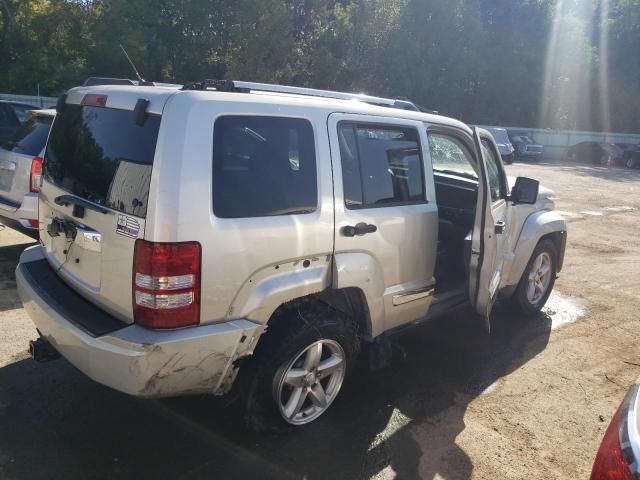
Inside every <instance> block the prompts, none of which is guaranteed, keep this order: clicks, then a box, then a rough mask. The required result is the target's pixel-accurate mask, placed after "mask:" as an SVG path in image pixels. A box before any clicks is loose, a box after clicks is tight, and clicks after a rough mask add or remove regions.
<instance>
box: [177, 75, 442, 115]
mask: <svg viewBox="0 0 640 480" xmlns="http://www.w3.org/2000/svg"><path fill="white" fill-rule="evenodd" d="M182 89H183V90H208V89H213V90H218V91H221V92H242V93H249V92H252V91H254V92H273V93H287V94H294V95H308V96H312V97H323V98H335V99H338V100H358V101H361V102H365V103H370V104H373V105H379V106H384V107H391V108H399V109H402V110H413V111H416V112H428V113H432V112H431V111H430V110H426V109H423V108H421V107H418V106H417V105H416V104H415V103H413V102H411V101H409V100H406V99H400V98H383V97H374V96H371V95H364V94H362V93H346V92H336V91H332V90H319V89H315V88H305V87H291V86H287V85H274V84H271V83H256V82H242V81H238V80H203V81H202V82H194V83H189V84H186V85H184V86H183V87H182Z"/></svg>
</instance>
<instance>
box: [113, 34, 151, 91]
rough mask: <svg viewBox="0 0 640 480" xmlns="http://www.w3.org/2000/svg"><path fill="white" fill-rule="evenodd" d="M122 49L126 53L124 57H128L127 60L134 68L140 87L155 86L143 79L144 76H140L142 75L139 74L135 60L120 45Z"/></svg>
mask: <svg viewBox="0 0 640 480" xmlns="http://www.w3.org/2000/svg"><path fill="white" fill-rule="evenodd" d="M120 48H121V49H122V53H124V56H125V57H127V60H128V61H129V64H130V65H131V68H133V71H134V73H135V74H136V77H138V84H139V85H142V86H144V85H147V86H149V85H151V86H153V85H155V84H154V83H153V82H147V81H146V80H145V79H144V78H142V76H141V75H140V73H139V72H138V69H137V68H136V66H135V65H134V64H133V60H131V57H130V56H129V54H128V53H127V51H126V50H125V49H124V47H123V46H122V44H120Z"/></svg>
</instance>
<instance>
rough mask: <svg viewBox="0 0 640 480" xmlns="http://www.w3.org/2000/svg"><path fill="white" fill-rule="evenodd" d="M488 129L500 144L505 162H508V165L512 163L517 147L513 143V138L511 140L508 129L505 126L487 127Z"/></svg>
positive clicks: (501, 154) (499, 147) (499, 148)
mask: <svg viewBox="0 0 640 480" xmlns="http://www.w3.org/2000/svg"><path fill="white" fill-rule="evenodd" d="M487 130H489V131H490V132H491V135H493V138H494V140H495V141H496V144H497V145H498V150H499V151H500V156H501V157H502V161H503V163H506V164H507V165H510V164H512V163H513V159H514V157H515V148H513V145H511V140H509V134H508V133H507V130H506V129H505V128H498V127H487Z"/></svg>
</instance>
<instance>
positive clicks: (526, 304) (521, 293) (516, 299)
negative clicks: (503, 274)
mask: <svg viewBox="0 0 640 480" xmlns="http://www.w3.org/2000/svg"><path fill="white" fill-rule="evenodd" d="M544 252H546V253H547V254H548V255H549V257H550V258H551V278H550V280H549V285H548V286H547V289H546V292H545V293H544V295H543V296H542V297H541V298H540V299H539V300H537V301H536V302H535V303H532V302H531V301H530V300H529V298H528V297H527V287H528V285H529V274H530V273H531V270H532V268H533V265H534V262H535V261H536V259H537V258H538V256H539V255H540V254H542V253H544ZM557 272H558V250H557V248H556V245H555V243H553V241H552V240H551V239H548V238H545V239H542V240H540V242H538V245H536V248H535V249H534V250H533V254H532V255H531V258H530V259H529V262H528V263H527V267H526V268H525V270H524V272H523V273H522V277H521V278H520V282H519V283H518V287H517V288H516V291H515V292H514V294H513V297H512V303H513V306H514V307H515V309H516V310H517V311H519V312H520V313H523V314H524V315H535V314H536V313H538V312H539V311H540V310H541V309H542V307H544V304H545V303H546V302H547V300H548V299H549V295H551V292H552V290H553V286H554V285H555V282H556V275H557Z"/></svg>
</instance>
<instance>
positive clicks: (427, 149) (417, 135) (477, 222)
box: [16, 82, 566, 429]
mask: <svg viewBox="0 0 640 480" xmlns="http://www.w3.org/2000/svg"><path fill="white" fill-rule="evenodd" d="M398 106H399V105H398V104H397V103H396V101H394V100H389V99H384V98H377V97H367V96H362V95H352V94H345V93H339V92H326V91H317V90H309V89H301V88H294V87H283V86H279V85H265V84H254V83H247V82H210V83H209V82H203V83H200V84H193V85H190V86H186V87H184V88H183V89H178V88H171V87H148V86H96V87H79V88H74V89H72V90H70V91H69V92H68V94H67V95H66V97H65V98H64V99H62V101H61V102H59V111H58V115H57V117H56V119H55V122H54V125H53V128H52V131H51V135H50V139H49V142H48V145H47V150H46V155H45V164H44V181H43V185H42V192H41V195H40V223H41V235H40V242H41V244H40V245H38V246H35V247H32V248H29V249H27V250H25V251H24V253H23V254H22V256H21V259H20V263H19V265H18V267H17V271H16V276H17V283H18V289H19V292H20V297H21V298H22V301H23V303H24V306H25V308H26V310H27V312H28V313H29V315H30V316H31V318H32V319H33V321H34V323H35V324H36V326H37V328H38V331H39V332H40V334H41V338H40V339H38V340H36V341H34V342H32V344H31V351H32V354H33V356H34V358H36V359H37V360H47V359H51V358H54V357H55V356H56V355H57V352H59V353H60V354H62V355H63V356H64V357H66V358H67V359H68V360H69V361H70V362H71V363H73V364H74V365H75V366H76V367H77V368H79V369H80V370H81V371H83V372H84V373H86V374H87V375H88V376H89V377H91V378H93V379H94V380H96V381H98V382H100V383H102V384H105V385H108V386H110V387H112V388H114V389H117V390H120V391H122V392H126V393H128V394H132V395H138V396H143V397H161V396H173V395H185V394H193V393H211V394H216V395H220V394H224V393H226V392H228V391H229V390H230V389H231V387H232V385H236V387H237V388H238V391H239V392H241V393H242V396H243V398H244V399H245V401H246V411H247V419H248V421H249V424H250V425H251V426H252V427H253V428H258V429H267V428H278V427H282V426H300V425H304V424H307V423H309V422H311V421H313V420H315V419H317V418H318V417H319V416H321V415H322V414H323V413H324V412H325V411H326V410H327V409H328V408H329V407H330V405H331V404H332V403H333V401H334V400H335V399H336V397H337V396H338V394H339V392H340V390H341V387H342V385H343V383H344V382H345V381H348V378H349V371H350V369H351V367H353V365H354V364H355V362H356V356H357V353H358V351H359V345H360V344H361V343H363V342H371V341H373V340H374V339H376V338H377V337H379V336H382V335H387V334H389V333H390V332H393V331H396V330H398V329H401V328H405V327H408V326H409V325H412V324H415V323H417V322H420V321H423V320H427V319H431V318H434V317H436V316H438V315H440V314H442V313H444V312H447V311H450V310H451V309H452V308H454V307H458V306H460V305H461V304H462V303H468V304H470V305H471V307H472V308H473V309H475V311H476V312H478V314H479V316H478V317H479V319H480V321H481V322H483V323H484V324H486V325H487V326H489V316H490V313H491V308H492V305H493V304H494V302H495V300H496V299H497V297H498V294H501V295H502V296H503V297H504V298H505V299H509V300H510V301H512V302H513V304H514V305H515V306H516V307H517V308H518V309H519V310H520V311H521V312H524V313H527V314H532V313H536V312H537V311H538V310H539V309H540V308H542V306H543V305H544V303H545V302H546V300H547V298H548V296H549V294H550V293H551V290H552V288H553V285H554V282H555V279H556V275H557V273H558V272H559V271H560V269H561V268H562V263H563V257H564V250H565V241H566V224H565V221H564V220H563V218H562V217H561V216H559V215H557V214H556V213H554V212H553V207H554V206H553V202H552V201H551V200H550V199H549V197H548V196H539V195H538V190H539V185H538V182H537V181H535V180H531V179H527V178H518V179H517V180H516V181H515V185H514V187H513V188H509V184H508V180H507V177H506V175H505V172H504V168H503V165H502V162H501V160H500V155H499V154H498V149H497V147H496V144H495V142H494V140H493V138H492V137H491V134H490V133H489V132H487V131H485V130H481V129H471V128H469V127H468V126H467V125H465V124H463V123H461V122H459V121H457V120H453V119H450V118H446V117H442V116H438V115H433V114H427V113H422V112H417V111H410V110H405V109H402V108H394V107H398Z"/></svg>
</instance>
